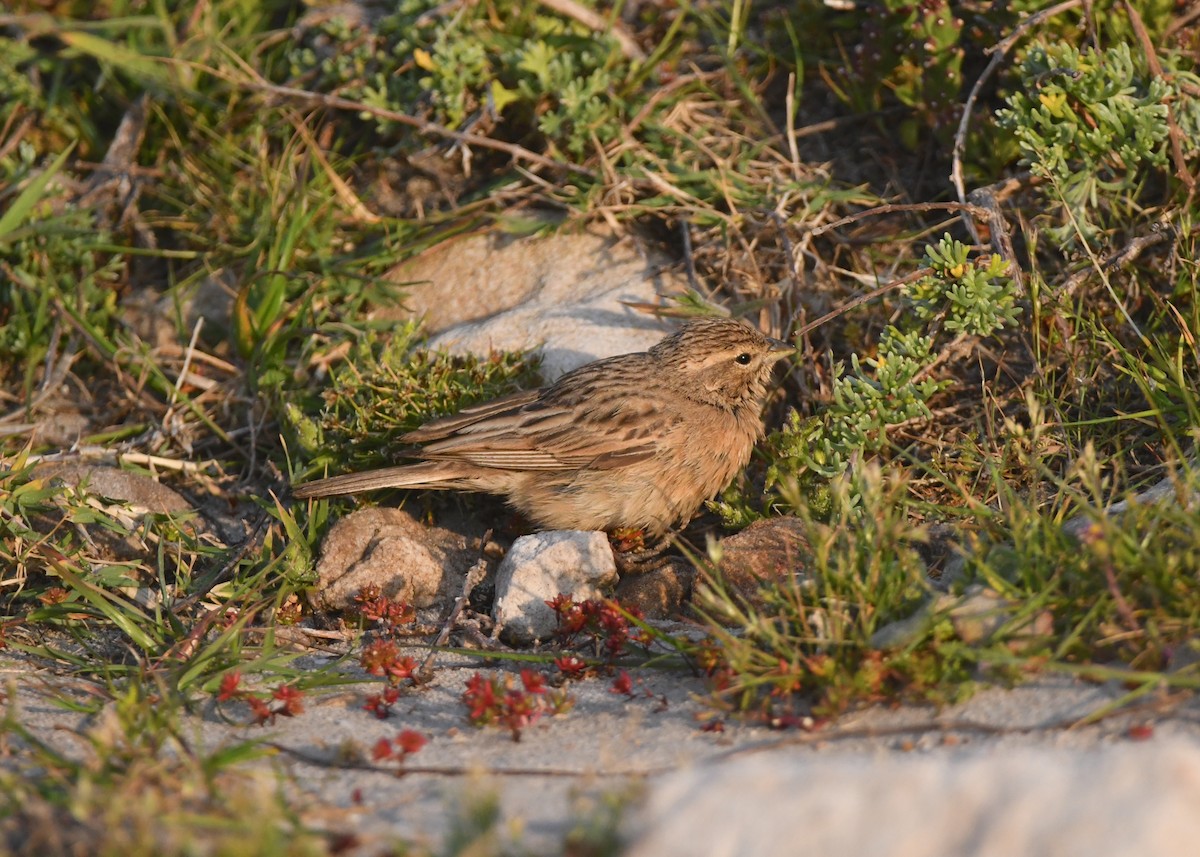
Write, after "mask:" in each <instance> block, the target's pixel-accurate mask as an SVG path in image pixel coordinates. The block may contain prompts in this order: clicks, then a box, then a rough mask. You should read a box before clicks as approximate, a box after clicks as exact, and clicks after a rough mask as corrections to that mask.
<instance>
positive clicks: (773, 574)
mask: <svg viewBox="0 0 1200 857" xmlns="http://www.w3.org/2000/svg"><path fill="white" fill-rule="evenodd" d="M808 550H809V546H808V536H807V535H806V533H805V529H804V523H803V522H802V521H801V520H800V519H799V518H793V517H782V518H767V519H766V520H762V521H755V522H754V523H753V524H751V525H750V526H748V527H746V529H744V530H742V531H741V532H740V533H736V534H735V535H732V536H730V537H729V538H727V539H723V540H722V541H721V543H720V546H719V549H718V554H719V557H720V559H719V561H718V563H717V568H718V570H719V573H720V576H721V579H722V580H723V581H724V583H725V584H726V587H727V588H728V590H729V592H730V594H731V595H736V596H738V597H739V598H741V599H742V600H743V601H745V602H746V603H748V604H751V605H758V604H760V603H761V598H760V597H759V590H760V589H761V588H762V586H763V585H764V584H767V583H778V582H782V581H784V580H786V579H787V578H788V577H790V576H792V575H803V574H804V569H805V564H806V557H807V555H808ZM697 586H698V587H702V588H704V589H708V590H711V587H710V585H709V583H708V582H706V580H705V575H703V574H702V575H701V576H700V581H699V583H698V584H697Z"/></svg>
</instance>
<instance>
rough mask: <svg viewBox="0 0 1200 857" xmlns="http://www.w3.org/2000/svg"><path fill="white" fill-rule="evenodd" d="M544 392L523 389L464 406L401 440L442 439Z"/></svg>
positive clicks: (534, 399)
mask: <svg viewBox="0 0 1200 857" xmlns="http://www.w3.org/2000/svg"><path fill="white" fill-rule="evenodd" d="M543 392H544V391H543V390H521V391H520V392H517V393H511V394H509V395H507V396H501V397H500V398H499V399H493V400H492V401H490V402H484V403H482V404H479V405H472V406H471V407H469V408H463V409H462V410H461V411H459V412H458V413H456V414H451V415H450V416H448V417H441V418H439V419H436V420H431V421H429V422H427V423H425V425H423V426H421V427H420V428H417V429H414V430H413V431H410V432H408V433H407V434H404V435H401V437H400V440H402V441H404V442H405V443H426V442H428V441H431V440H441V439H442V438H446V437H450V436H451V435H453V434H455V433H457V432H459V431H461V430H463V429H465V428H467V427H468V426H471V425H473V424H474V423H477V422H480V421H481V420H486V419H487V418H488V417H492V416H496V415H502V414H504V413H506V412H510V411H516V410H518V409H520V408H521V407H522V406H523V405H527V404H529V403H530V402H536V401H537V399H538V397H539V396H541V395H542V393H543Z"/></svg>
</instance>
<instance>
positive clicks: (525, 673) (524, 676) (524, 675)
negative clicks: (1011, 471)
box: [521, 670, 546, 693]
mask: <svg viewBox="0 0 1200 857" xmlns="http://www.w3.org/2000/svg"><path fill="white" fill-rule="evenodd" d="M521 684H523V685H524V686H525V690H526V691H528V692H529V693H545V692H546V677H545V676H544V675H542V674H541V673H540V672H535V671H534V670H521Z"/></svg>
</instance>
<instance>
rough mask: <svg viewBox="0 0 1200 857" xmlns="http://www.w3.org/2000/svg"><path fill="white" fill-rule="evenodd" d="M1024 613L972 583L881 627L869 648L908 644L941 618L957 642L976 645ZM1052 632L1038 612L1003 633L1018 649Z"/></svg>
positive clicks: (1048, 617)
mask: <svg viewBox="0 0 1200 857" xmlns="http://www.w3.org/2000/svg"><path fill="white" fill-rule="evenodd" d="M1024 610H1025V606H1024V605H1022V604H1020V603H1018V602H1016V601H1012V600H1011V599H1008V598H1005V597H1004V596H1002V595H1001V594H1000V593H998V592H996V591H995V590H994V589H990V588H988V587H986V586H983V585H982V584H979V583H973V584H971V585H970V586H968V587H967V588H966V589H965V590H963V592H962V594H961V595H955V594H948V593H943V594H939V595H936V596H934V597H932V598H930V599H929V600H928V601H926V603H925V604H924V605H922V606H921V608H920V609H919V610H918V611H917V612H916V613H914V614H913V615H912V616H909V617H908V618H907V619H900V620H898V621H895V622H891V623H889V624H887V625H884V626H883V627H882V628H880V629H879V630H877V631H876V632H875V633H874V634H872V635H871V646H872V647H873V648H876V649H896V648H901V647H903V646H907V645H910V644H911V643H913V642H914V641H915V640H916V639H917V637H918V636H920V635H921V634H923V633H925V630H926V629H927V628H928V627H929V624H930V623H931V622H934V621H937V619H938V618H939V617H941V616H947V617H949V619H950V624H951V625H952V626H953V628H954V633H955V634H956V635H957V636H958V638H959V639H960V640H962V641H963V642H964V643H967V644H968V645H976V644H978V643H982V642H985V641H987V640H989V639H991V637H992V635H993V634H995V633H996V632H997V631H999V630H1000V629H1001V628H1004V627H1005V626H1006V625H1008V624H1009V623H1010V622H1012V620H1013V618H1014V617H1016V616H1017V615H1019V614H1020V613H1022V612H1023V611H1024ZM1053 632H1054V616H1053V615H1052V614H1051V613H1050V611H1048V610H1041V611H1038V612H1037V613H1034V614H1032V615H1030V616H1028V617H1026V618H1025V619H1024V620H1023V621H1022V622H1021V623H1020V624H1018V625H1016V626H1014V627H1010V628H1008V629H1007V630H1006V632H1005V633H1006V637H1007V638H1008V643H1009V646H1010V647H1013V648H1020V647H1021V646H1022V645H1024V644H1026V643H1028V642H1029V641H1030V640H1033V641H1036V640H1038V639H1039V638H1040V639H1045V638H1046V637H1048V636H1050V635H1051V634H1052V633H1053Z"/></svg>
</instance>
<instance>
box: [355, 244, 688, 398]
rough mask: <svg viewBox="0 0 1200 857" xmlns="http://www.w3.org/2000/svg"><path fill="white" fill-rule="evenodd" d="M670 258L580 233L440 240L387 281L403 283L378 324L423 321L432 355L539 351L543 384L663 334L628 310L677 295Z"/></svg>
mask: <svg viewBox="0 0 1200 857" xmlns="http://www.w3.org/2000/svg"><path fill="white" fill-rule="evenodd" d="M669 262H670V260H669V259H667V258H665V257H662V256H659V255H655V254H652V253H650V252H647V251H643V249H642V248H640V247H639V246H638V245H637V244H636V243H635V242H634V241H633V239H632V238H629V237H618V236H616V235H614V234H613V233H612V232H610V231H608V230H606V229H602V228H600V227H594V228H592V229H590V230H588V231H585V232H574V233H568V232H563V233H558V234H554V235H550V236H547V237H541V238H531V237H524V238H514V237H512V236H509V235H503V234H500V233H496V232H490V233H486V234H477V235H470V236H466V237H463V238H459V239H456V240H450V241H444V242H442V243H440V244H438V245H437V246H436V247H435V248H433V249H432V250H431V251H429V252H428V253H426V254H423V255H421V256H419V257H417V258H416V259H413V260H411V261H409V262H406V263H404V264H403V265H401V266H399V267H397V268H396V269H394V270H393V271H391V272H390V273H389V274H388V278H389V279H392V280H398V281H401V282H405V283H410V284H412V285H411V290H410V291H409V293H408V295H407V296H406V298H405V304H404V306H403V307H402V308H399V307H398V308H388V309H380V310H377V311H376V312H375V313H374V314H373V315H374V317H376V318H407V317H411V316H417V317H419V318H422V319H423V320H424V324H425V330H426V331H427V332H428V333H430V334H431V335H432V339H431V342H430V344H431V345H432V346H433V347H439V348H440V347H444V348H448V349H449V350H451V351H453V352H456V353H475V354H484V355H486V354H489V353H491V352H493V351H512V350H521V349H529V348H537V347H541V348H542V354H543V362H542V374H543V377H544V378H545V379H546V381H547V382H550V381H553V380H554V379H556V378H557V377H558V376H559V375H562V374H563V373H564V372H569V371H570V370H571V369H574V368H576V367H578V366H582V365H583V364H584V363H589V362H591V361H593V360H596V359H599V358H601V357H610V356H612V355H614V354H626V353H628V352H631V351H645V350H646V349H647V348H649V347H650V346H651V345H653V344H654V343H656V342H658V341H659V340H660V339H662V337H663V336H664V335H665V334H667V333H669V332H670V330H671V326H670V325H668V324H666V323H665V322H663V321H660V320H658V319H656V318H654V317H653V316H650V315H647V314H646V313H643V312H639V311H638V310H635V309H633V308H631V307H629V306H627V305H626V303H625V302H633V303H639V302H640V303H650V304H658V303H660V302H661V301H660V298H659V295H660V294H665V293H668V292H678V291H682V290H683V289H684V288H685V283H684V281H683V279H682V278H680V277H678V276H677V275H672V274H668V273H666V272H664V271H663V270H661V269H662V268H664V267H665V266H666V265H667V264H669Z"/></svg>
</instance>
